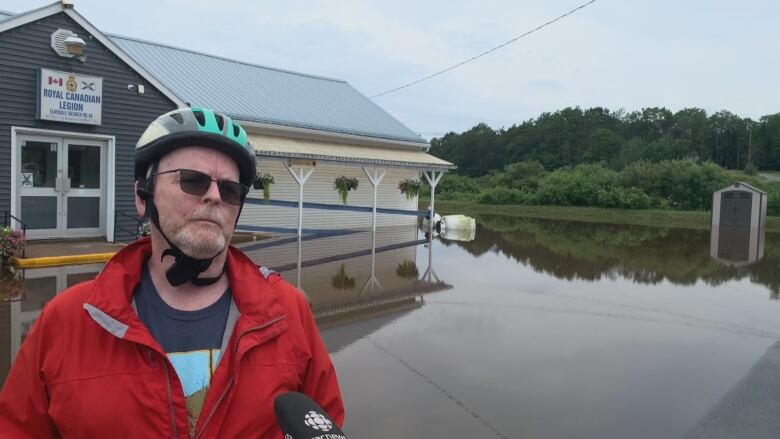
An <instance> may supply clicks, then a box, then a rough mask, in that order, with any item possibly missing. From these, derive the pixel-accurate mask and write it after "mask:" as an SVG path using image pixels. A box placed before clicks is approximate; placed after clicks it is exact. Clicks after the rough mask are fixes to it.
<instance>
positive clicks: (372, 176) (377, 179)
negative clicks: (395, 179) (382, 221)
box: [363, 166, 387, 232]
mask: <svg viewBox="0 0 780 439" xmlns="http://www.w3.org/2000/svg"><path fill="white" fill-rule="evenodd" d="M386 172H387V171H386V170H385V171H382V173H381V174H380V173H379V171H378V170H377V169H376V168H371V172H369V171H368V168H367V167H365V166H363V173H364V174H366V177H368V181H370V182H371V186H373V187H374V218H373V225H372V227H371V229H372V230H373V231H374V232H376V193H377V190H378V189H379V183H381V182H382V179H383V178H385V173H386Z"/></svg>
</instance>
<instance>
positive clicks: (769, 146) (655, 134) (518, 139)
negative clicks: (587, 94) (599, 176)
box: [430, 107, 780, 177]
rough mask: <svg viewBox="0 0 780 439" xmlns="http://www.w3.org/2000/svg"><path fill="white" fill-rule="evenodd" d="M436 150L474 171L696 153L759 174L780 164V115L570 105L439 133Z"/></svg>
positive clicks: (614, 165)
mask: <svg viewBox="0 0 780 439" xmlns="http://www.w3.org/2000/svg"><path fill="white" fill-rule="evenodd" d="M430 152H431V154H433V155H435V156H437V157H440V158H443V159H445V160H448V161H451V162H452V163H454V164H456V165H458V170H457V172H456V173H458V174H460V175H467V176H471V177H478V176H483V175H486V174H488V173H490V172H491V171H493V170H500V169H503V168H504V167H505V166H506V165H508V164H511V163H516V162H520V161H538V162H539V163H541V165H542V166H543V167H544V168H545V169H546V170H548V171H551V170H555V169H558V168H562V167H566V166H576V165H579V164H582V163H600V164H602V165H603V166H605V167H607V168H610V169H613V170H622V169H624V168H625V167H626V166H628V165H630V164H632V163H636V162H640V161H644V162H660V161H664V160H678V159H690V160H693V161H696V162H712V163H714V164H716V165H719V166H721V167H723V168H726V169H738V170H746V171H747V172H748V173H754V172H755V171H756V170H775V169H780V113H777V114H771V115H766V116H763V117H761V118H759V119H758V120H757V121H756V120H752V119H750V118H742V117H739V116H738V115H736V114H734V113H731V112H729V111H725V110H723V111H719V112H717V113H714V114H711V115H708V114H707V112H706V111H705V110H703V109H700V108H686V109H683V110H680V111H677V112H672V111H670V110H668V109H666V108H663V107H661V108H658V107H653V108H645V109H642V110H640V111H633V112H626V111H624V110H618V111H610V110H609V109H606V108H601V107H595V108H589V109H585V110H583V109H581V108H579V107H575V108H565V109H563V110H560V111H556V112H553V113H542V114H541V115H540V116H539V117H537V118H536V119H531V120H527V121H525V122H523V123H520V124H515V125H512V126H511V127H509V128H501V129H493V128H491V127H490V126H488V125H487V124H484V123H480V124H478V125H476V126H475V127H473V128H471V129H470V130H468V131H465V132H463V133H460V134H458V133H454V132H450V133H448V134H446V135H445V136H443V137H441V138H436V139H433V140H432V141H431V149H430Z"/></svg>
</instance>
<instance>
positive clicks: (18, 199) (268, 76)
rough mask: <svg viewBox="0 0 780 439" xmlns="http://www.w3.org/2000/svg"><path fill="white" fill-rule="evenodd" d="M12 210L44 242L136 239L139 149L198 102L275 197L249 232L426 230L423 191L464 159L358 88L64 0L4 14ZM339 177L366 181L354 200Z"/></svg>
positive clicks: (1, 46)
mask: <svg viewBox="0 0 780 439" xmlns="http://www.w3.org/2000/svg"><path fill="white" fill-rule="evenodd" d="M0 57H2V59H3V60H4V62H3V63H2V65H0V78H2V81H0V213H4V214H5V215H4V218H8V219H9V222H10V223H11V224H12V225H13V226H15V227H18V226H20V224H22V223H23V225H24V226H25V227H26V229H27V234H28V236H29V237H30V238H31V239H37V238H81V237H93V238H94V237H105V238H106V240H108V241H114V240H117V241H124V240H130V239H133V238H134V236H135V231H136V227H137V218H136V213H135V207H134V194H133V162H132V155H133V149H134V146H135V142H136V140H137V138H138V136H139V135H140V134H141V132H142V131H143V129H144V128H145V127H146V126H147V125H148V124H149V122H151V121H152V120H153V119H154V118H155V117H157V116H158V115H160V114H162V113H164V112H167V111H170V110H173V109H175V108H181V107H185V106H188V105H191V106H199V107H208V108H213V109H215V110H217V111H220V112H222V113H224V114H226V115H228V116H230V117H233V118H235V119H237V120H239V121H240V122H241V123H242V125H243V126H244V127H245V129H246V130H247V132H248V133H249V134H250V139H251V141H252V142H253V144H254V146H255V149H256V153H257V157H258V172H259V173H263V174H269V175H272V176H273V178H274V184H273V185H271V186H270V199H269V200H265V199H264V198H263V194H262V190H261V189H258V188H256V189H253V190H252V191H251V192H250V195H249V198H248V201H247V205H246V206H245V208H244V211H243V213H242V216H241V219H240V221H239V225H238V229H239V230H245V231H271V232H280V233H285V232H292V233H298V234H306V233H308V232H319V231H323V230H333V229H350V230H351V229H354V230H358V229H366V228H368V229H371V228H375V227H377V226H378V227H382V226H390V225H392V226H404V225H411V224H414V223H415V221H416V217H417V216H419V215H424V213H421V212H418V211H417V199H416V197H413V198H411V199H407V197H406V196H405V195H404V194H401V193H400V192H399V191H398V189H397V185H398V182H399V181H400V180H403V179H406V178H412V179H418V178H421V176H424V177H425V178H424V180H429V181H430V182H431V183H433V185H434V186H435V183H436V182H437V181H438V178H439V177H440V176H441V173H442V172H445V171H447V170H449V169H453V168H454V166H453V165H452V164H451V163H449V162H446V161H444V160H441V159H438V158H436V157H433V156H431V155H429V154H427V149H428V146H429V145H428V143H427V142H426V141H425V140H424V139H422V138H420V137H419V136H418V135H417V134H415V133H414V132H413V131H411V130H410V129H409V128H407V127H405V126H404V125H403V124H402V123H400V122H398V121H397V120H395V119H394V118H393V117H392V116H390V115H389V114H388V113H386V112H385V111H384V110H382V109H381V108H380V107H379V106H377V105H376V104H374V103H373V102H372V101H371V100H370V99H368V98H367V97H365V96H364V95H362V94H361V93H359V92H358V91H357V90H355V89H354V88H353V87H351V86H350V85H349V84H348V83H346V82H344V81H341V80H336V79H330V78H323V77H319V76H314V75H307V74H302V73H295V72H289V71H285V70H280V69H275V68H270V67H265V66H259V65H255V64H249V63H246V62H242V61H238V60H229V59H225V58H220V57H217V56H211V55H206V54H202V53H198V52H194V51H191V50H186V49H179V48H174V47H170V46H167V45H164V44H158V43H152V42H147V41H141V40H137V39H132V38H127V37H122V36H118V35H110V34H105V33H103V32H101V31H100V30H98V29H96V28H95V27H94V26H93V25H92V24H90V23H89V21H88V20H86V19H85V18H84V17H83V16H82V15H81V14H79V13H78V12H77V11H76V10H75V9H74V8H73V6H72V2H69V1H68V2H66V1H63V2H57V3H54V4H51V5H49V6H46V7H43V8H39V9H36V10H32V11H28V12H25V13H20V14H12V13H6V12H0ZM338 176H347V177H354V178H358V179H359V182H360V184H359V186H358V188H357V189H356V190H354V191H351V192H350V193H349V195H348V200H347V203H346V204H342V203H341V201H340V200H339V196H338V193H337V192H336V191H335V190H334V188H333V185H334V180H335V178H336V177H338Z"/></svg>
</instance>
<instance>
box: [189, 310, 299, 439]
mask: <svg viewBox="0 0 780 439" xmlns="http://www.w3.org/2000/svg"><path fill="white" fill-rule="evenodd" d="M282 320H284V314H282V315H280V316H279V317H277V318H275V319H273V320H271V321H269V322H266V323H264V324H262V325H260V326H253V327H251V328H247V329H245V330H244V332H242V333H241V334H239V335H238V338H236V347H235V351H234V352H233V357H234V358H236V356H237V355H238V343H239V341H241V337H243V336H244V335H246V334H247V333H249V332H252V331H259V330H261V329H265V328H267V327H269V326H271V325H273V324H275V323H278V322H280V321H282ZM236 360H238V358H236ZM236 368H238V365H236ZM234 378H235V377H234V376H231V377H230V380H228V383H227V385H225V390H223V391H222V394H221V395H220V396H219V399H218V400H217V403H216V404H214V407H212V408H211V411H210V412H209V415H208V417H206V420H205V421H203V427H201V429H200V432H198V433H197V434H196V435H195V439H199V438H200V437H201V436H203V433H204V432H205V431H206V427H207V426H208V425H209V422H210V421H211V418H212V417H213V416H214V413H216V412H217V409H218V408H219V406H220V404H222V401H224V400H225V397H226V396H227V394H228V392H229V391H230V389H231V387H233V382H234Z"/></svg>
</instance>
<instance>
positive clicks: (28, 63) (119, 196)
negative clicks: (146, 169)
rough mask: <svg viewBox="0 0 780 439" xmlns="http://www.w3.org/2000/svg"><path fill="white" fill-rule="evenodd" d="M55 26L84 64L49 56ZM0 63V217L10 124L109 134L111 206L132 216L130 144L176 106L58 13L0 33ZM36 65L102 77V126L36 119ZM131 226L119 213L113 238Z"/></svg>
mask: <svg viewBox="0 0 780 439" xmlns="http://www.w3.org/2000/svg"><path fill="white" fill-rule="evenodd" d="M58 28H64V29H69V30H71V31H73V32H75V33H77V34H78V35H79V37H81V38H82V39H84V40H85V41H86V42H87V48H86V55H87V60H86V62H85V63H81V62H80V61H77V60H75V59H70V58H63V57H60V56H58V55H57V54H55V53H54V51H53V50H52V49H51V46H50V35H51V33H52V32H54V31H55V30H56V29H58ZM0 60H2V62H0V176H1V178H0V214H1V213H2V212H10V210H11V209H10V208H11V199H10V198H11V178H18V176H11V177H10V178H9V177H8V176H10V174H11V148H12V145H11V126H19V127H29V128H40V129H47V130H58V131H69V132H80V133H91V134H101V135H111V136H115V138H116V144H115V147H116V151H115V153H116V156H115V175H116V183H115V184H116V195H115V200H116V201H115V208H116V210H117V211H119V212H125V213H129V214H132V215H135V204H134V195H133V150H134V148H135V142H136V140H138V137H139V136H140V135H141V133H142V132H143V130H144V129H145V128H146V126H147V125H148V124H149V123H150V122H151V121H152V120H154V118H155V117H156V116H157V115H159V114H162V113H165V112H167V111H170V110H173V109H175V108H176V105H175V104H174V103H173V102H172V101H170V100H169V99H168V98H167V97H165V96H164V95H162V94H161V93H160V92H159V91H158V90H156V89H155V88H153V87H152V86H151V84H149V83H148V82H147V81H145V80H144V79H142V78H141V76H140V75H139V74H137V73H136V72H135V71H134V70H132V69H131V68H130V67H129V66H127V65H126V64H125V63H124V62H123V61H121V60H120V59H119V58H118V57H117V56H116V55H114V54H113V53H112V52H111V51H109V50H108V49H107V48H106V47H105V46H103V45H102V44H100V43H99V42H98V41H97V40H96V39H93V38H91V35H89V34H88V33H87V31H86V30H85V29H83V28H82V27H81V26H79V25H78V24H77V23H76V22H75V21H73V20H72V19H71V18H70V17H68V16H67V15H66V14H64V13H58V14H55V15H52V16H50V17H47V18H45V19H42V20H39V21H36V22H31V23H27V24H25V25H22V26H19V27H16V28H13V29H10V30H7V31H5V32H2V33H0ZM41 67H43V68H48V69H53V70H60V71H64V72H74V73H78V74H84V75H91V76H99V77H102V78H103V119H102V122H103V123H102V125H100V126H91V125H82V124H71V123H61V122H51V121H43V120H38V119H36V114H35V102H36V84H37V75H38V69H39V68H41ZM128 84H143V85H144V86H145V88H146V90H145V94H143V95H139V94H137V93H136V92H133V91H130V90H128V89H127V85H128ZM109 178H111V176H110V175H109ZM134 227H135V223H134V222H133V220H132V219H130V218H127V217H124V216H122V215H119V216H118V217H117V225H116V228H115V239H116V240H117V241H127V240H129V239H131V238H132V236H130V235H129V234H128V233H127V232H123V231H122V228H127V229H133V228H134Z"/></svg>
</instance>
